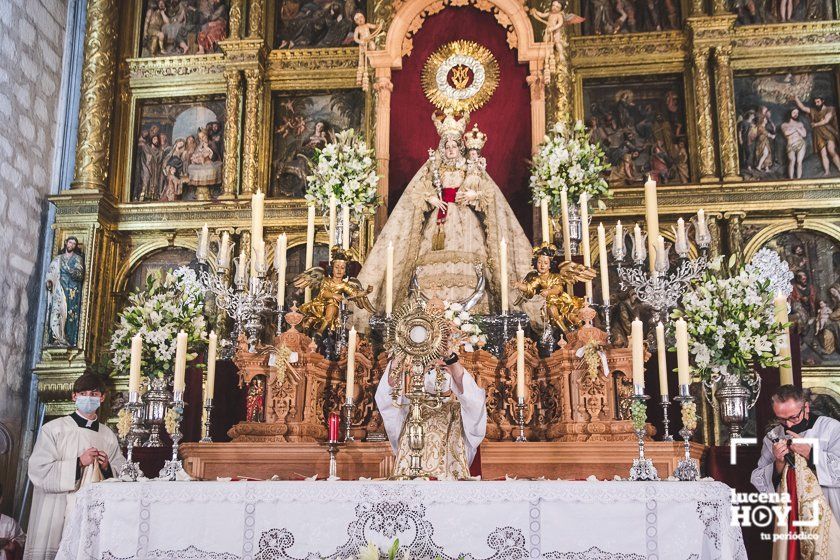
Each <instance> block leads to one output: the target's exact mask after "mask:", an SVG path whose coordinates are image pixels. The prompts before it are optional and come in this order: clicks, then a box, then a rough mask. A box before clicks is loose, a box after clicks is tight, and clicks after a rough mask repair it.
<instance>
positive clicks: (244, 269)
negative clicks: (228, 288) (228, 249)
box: [234, 251, 248, 284]
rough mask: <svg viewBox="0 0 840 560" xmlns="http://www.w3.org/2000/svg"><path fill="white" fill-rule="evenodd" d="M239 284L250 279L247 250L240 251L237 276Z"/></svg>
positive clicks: (236, 279) (236, 280)
mask: <svg viewBox="0 0 840 560" xmlns="http://www.w3.org/2000/svg"><path fill="white" fill-rule="evenodd" d="M234 280H235V282H236V283H237V284H245V283H246V282H247V281H248V255H246V254H245V251H239V260H237V261H236V277H235V279H234Z"/></svg>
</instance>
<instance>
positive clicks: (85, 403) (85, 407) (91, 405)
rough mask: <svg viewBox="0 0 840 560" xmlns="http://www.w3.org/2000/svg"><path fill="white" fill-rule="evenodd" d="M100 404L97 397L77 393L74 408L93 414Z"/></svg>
mask: <svg viewBox="0 0 840 560" xmlns="http://www.w3.org/2000/svg"><path fill="white" fill-rule="evenodd" d="M100 404H102V403H101V401H100V400H99V397H92V396H88V395H79V396H78V397H76V408H77V409H79V412H81V413H83V414H93V413H94V412H96V411H97V409H98V408H99V405H100Z"/></svg>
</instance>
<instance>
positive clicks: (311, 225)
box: [303, 205, 332, 302]
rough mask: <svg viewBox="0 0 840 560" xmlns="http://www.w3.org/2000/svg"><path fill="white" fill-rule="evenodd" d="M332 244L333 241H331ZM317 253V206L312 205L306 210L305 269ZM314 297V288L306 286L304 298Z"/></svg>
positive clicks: (310, 265) (307, 268)
mask: <svg viewBox="0 0 840 560" xmlns="http://www.w3.org/2000/svg"><path fill="white" fill-rule="evenodd" d="M330 246H332V243H330ZM314 254H315V206H314V205H312V206H310V207H309V208H307V211H306V261H305V269H306V270H309V269H310V268H312V259H313V255H314ZM310 299H312V288H306V289H305V290H304V292H303V300H304V301H305V302H308V301H309V300H310Z"/></svg>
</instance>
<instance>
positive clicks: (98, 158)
mask: <svg viewBox="0 0 840 560" xmlns="http://www.w3.org/2000/svg"><path fill="white" fill-rule="evenodd" d="M87 4H88V5H87V26H86V28H85V58H84V62H83V63H82V95H81V101H80V103H79V132H78V137H77V138H78V140H77V146H76V174H75V178H74V179H73V182H72V183H71V184H70V188H71V189H84V190H105V188H106V186H107V184H108V159H109V152H110V148H111V116H112V115H111V113H112V111H111V108H112V107H113V103H114V78H115V76H116V71H117V0H88V3H87Z"/></svg>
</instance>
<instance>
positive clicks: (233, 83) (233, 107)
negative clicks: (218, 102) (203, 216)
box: [219, 70, 242, 200]
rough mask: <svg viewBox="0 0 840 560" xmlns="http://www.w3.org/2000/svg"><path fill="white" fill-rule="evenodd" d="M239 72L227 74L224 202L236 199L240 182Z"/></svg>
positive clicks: (240, 80) (222, 196)
mask: <svg viewBox="0 0 840 560" xmlns="http://www.w3.org/2000/svg"><path fill="white" fill-rule="evenodd" d="M241 83H242V77H241V75H240V73H239V70H232V71H230V72H226V73H225V84H226V94H225V95H226V97H225V155H224V177H223V179H222V194H221V196H220V197H219V198H220V199H222V200H230V199H233V198H236V194H237V192H238V188H237V186H238V185H237V183H238V180H239V108H240V105H241V99H240V96H241V95H242V94H241V91H240V84H241Z"/></svg>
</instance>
